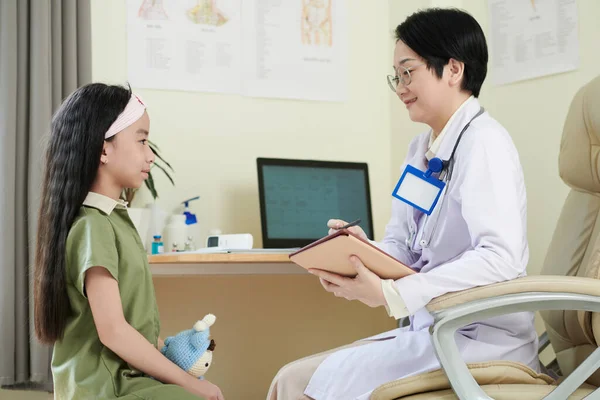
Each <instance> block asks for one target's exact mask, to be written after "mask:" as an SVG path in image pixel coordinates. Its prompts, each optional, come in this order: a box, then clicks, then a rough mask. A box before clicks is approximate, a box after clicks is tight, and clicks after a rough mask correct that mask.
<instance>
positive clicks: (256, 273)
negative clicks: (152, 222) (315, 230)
mask: <svg viewBox="0 0 600 400" xmlns="http://www.w3.org/2000/svg"><path fill="white" fill-rule="evenodd" d="M149 262H150V268H151V270H152V273H153V275H154V287H155V289H156V298H157V301H158V308H159V312H160V319H161V325H162V328H161V337H163V338H164V337H167V336H171V335H174V334H176V333H177V332H179V331H181V330H185V329H190V328H191V327H192V325H193V324H194V322H196V320H198V319H201V318H202V317H203V316H204V315H205V314H207V313H213V314H215V315H216V317H217V320H216V323H215V325H214V326H213V327H212V328H211V336H212V338H213V339H214V340H215V342H216V343H217V346H216V349H215V355H214V364H213V365H212V366H211V367H210V369H209V371H208V373H207V374H206V379H208V380H209V381H211V382H213V383H214V384H216V385H218V386H219V387H220V388H221V389H222V390H223V394H224V395H225V398H227V399H244V400H264V399H265V397H266V394H267V390H268V388H269V384H270V383H271V380H272V379H273V377H274V376H275V374H276V373H277V371H278V370H279V368H281V367H282V366H283V365H285V364H286V363H288V362H290V361H293V360H296V359H298V358H301V357H304V356H307V355H310V354H314V353H317V352H321V351H325V350H329V349H331V348H334V347H338V346H341V345H344V344H347V343H350V342H353V341H355V340H358V339H361V338H364V337H368V336H371V335H375V334H377V333H381V332H385V331H388V330H391V329H394V328H395V327H396V322H395V320H394V319H393V318H389V317H388V315H387V314H386V312H385V310H384V309H383V307H380V308H376V309H373V308H369V307H367V306H365V305H364V304H362V303H359V302H356V301H347V300H345V299H341V298H337V297H335V296H333V295H332V294H331V293H328V292H326V291H325V290H323V287H321V284H320V283H319V280H318V279H317V277H315V276H313V275H311V274H309V273H307V272H306V271H305V270H304V269H303V268H301V267H299V266H297V265H296V264H294V263H292V262H291V261H290V260H289V258H288V255H287V254H273V253H263V254H257V253H246V254H168V255H160V256H150V257H149Z"/></svg>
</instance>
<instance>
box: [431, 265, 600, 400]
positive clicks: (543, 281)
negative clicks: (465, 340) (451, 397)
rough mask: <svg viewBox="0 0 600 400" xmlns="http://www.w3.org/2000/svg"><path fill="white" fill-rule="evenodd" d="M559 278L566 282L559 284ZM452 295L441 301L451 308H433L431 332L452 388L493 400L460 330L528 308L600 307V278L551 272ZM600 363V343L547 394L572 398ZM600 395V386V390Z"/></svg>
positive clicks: (463, 395)
mask: <svg viewBox="0 0 600 400" xmlns="http://www.w3.org/2000/svg"><path fill="white" fill-rule="evenodd" d="M536 278H537V279H536ZM520 282H525V283H520ZM534 282H537V283H538V284H534ZM559 282H560V286H558V283H559ZM503 286H504V288H503ZM446 296H447V295H446ZM451 296H452V297H451V298H449V299H448V300H447V301H444V300H443V299H442V301H441V302H440V303H441V304H442V305H444V306H445V307H439V304H438V307H437V309H436V310H435V311H432V312H431V314H432V316H433V318H434V322H433V325H432V326H431V327H430V332H431V335H432V342H433V346H434V348H435V353H436V355H437V358H438V360H439V361H440V364H441V366H442V368H443V370H444V372H445V373H446V376H447V377H448V380H449V381H450V384H451V386H452V389H453V390H454V392H455V393H456V395H457V397H458V398H459V399H461V400H463V399H468V400H491V398H490V397H489V396H488V395H487V394H485V393H484V392H483V391H482V390H481V388H480V387H479V385H478V384H477V382H476V381H475V380H474V379H473V377H472V375H471V374H470V373H469V370H468V369H467V366H466V365H465V363H464V361H463V360H462V357H461V355H460V352H459V350H458V347H457V345H456V341H455V333H456V331H457V329H459V328H461V327H463V326H466V325H468V324H470V323H473V322H475V321H483V320H485V319H488V318H491V317H495V316H498V315H503V314H512V313H515V312H523V311H540V310H585V311H591V312H600V282H598V280H596V279H589V278H575V277H551V276H543V277H530V278H520V279H515V280H513V281H510V282H504V283H500V284H496V285H490V286H486V287H481V288H475V289H471V290H465V291H463V292H460V293H454V294H452V295H451ZM443 297H445V296H443ZM439 299H440V298H438V300H439ZM430 304H431V303H430ZM599 367H600V348H597V349H596V350H595V351H594V352H592V354H591V355H589V356H588V357H587V359H585V360H584V361H583V362H582V363H581V364H580V365H579V367H577V368H576V369H575V371H573V372H572V373H571V374H570V375H569V376H568V377H567V378H566V379H565V380H564V381H562V383H561V384H560V385H559V386H558V387H557V388H556V389H555V390H554V391H553V392H552V393H550V394H549V395H548V396H547V397H545V399H547V400H562V399H566V398H568V397H569V396H570V395H571V394H572V393H573V392H574V391H575V390H576V389H577V388H578V387H579V386H580V385H581V384H582V383H583V382H585V380H586V379H588V378H589V376H590V375H591V374H592V373H594V372H595V371H596V370H597V369H598V368H599ZM599 394H600V389H597V390H596V391H595V395H596V396H597V395H599Z"/></svg>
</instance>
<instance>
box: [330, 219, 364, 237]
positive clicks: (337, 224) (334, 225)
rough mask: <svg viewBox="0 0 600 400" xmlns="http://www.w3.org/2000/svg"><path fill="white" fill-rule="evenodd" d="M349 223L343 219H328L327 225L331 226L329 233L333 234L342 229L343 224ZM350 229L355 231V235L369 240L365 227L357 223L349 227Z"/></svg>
mask: <svg viewBox="0 0 600 400" xmlns="http://www.w3.org/2000/svg"><path fill="white" fill-rule="evenodd" d="M346 224H348V223H347V222H346V221H342V220H341V219H330V220H329V221H327V227H328V228H329V234H330V235H331V234H332V233H334V232H336V231H337V230H338V229H340V228H341V227H342V226H344V225H346ZM348 230H349V231H350V232H352V233H354V234H355V235H357V236H358V237H360V238H361V239H364V240H367V241H368V240H369V238H367V234H366V233H365V231H363V229H362V228H361V227H360V226H358V225H356V226H351V227H350V228H348Z"/></svg>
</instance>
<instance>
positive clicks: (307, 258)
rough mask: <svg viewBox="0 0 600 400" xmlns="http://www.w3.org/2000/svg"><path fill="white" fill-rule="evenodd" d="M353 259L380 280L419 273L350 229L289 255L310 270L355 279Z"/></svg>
mask: <svg viewBox="0 0 600 400" xmlns="http://www.w3.org/2000/svg"><path fill="white" fill-rule="evenodd" d="M352 255H355V256H357V257H358V258H360V260H361V261H362V262H363V264H364V265H365V266H366V267H367V268H368V269H370V270H371V271H373V272H374V273H375V274H376V275H377V276H379V277H380V278H381V279H394V280H396V279H400V278H403V277H405V276H407V275H412V274H415V273H416V272H415V271H414V270H412V269H411V268H409V267H408V266H406V265H404V264H403V263H401V262H400V261H398V260H396V259H395V258H394V257H392V256H391V255H389V254H388V253H386V252H384V251H382V250H381V249H379V248H378V247H376V246H374V245H372V244H371V243H369V242H367V241H365V240H363V239H361V238H360V237H358V236H357V235H355V234H353V233H352V232H350V231H349V230H347V229H341V230H339V231H336V232H334V233H332V234H331V235H328V236H325V237H324V238H322V239H319V240H317V241H316V242H313V243H311V244H309V245H307V246H305V247H303V248H301V249H300V250H298V251H296V252H294V253H292V254H290V256H289V257H290V260H291V261H292V262H293V263H295V264H297V265H299V266H301V267H302V268H304V269H306V270H308V269H310V268H316V269H321V270H324V271H328V272H333V273H336V274H338V275H342V276H346V277H355V276H356V269H355V268H354V266H353V265H352V263H351V262H350V257H351V256H352Z"/></svg>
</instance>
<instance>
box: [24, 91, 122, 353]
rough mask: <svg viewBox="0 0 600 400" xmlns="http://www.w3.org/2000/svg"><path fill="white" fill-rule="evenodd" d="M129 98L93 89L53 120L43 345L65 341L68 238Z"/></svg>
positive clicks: (73, 98) (44, 232)
mask: <svg viewBox="0 0 600 400" xmlns="http://www.w3.org/2000/svg"><path fill="white" fill-rule="evenodd" d="M130 96H131V89H130V88H124V87H122V86H112V85H105V84H102V83H92V84H89V85H85V86H82V87H80V88H79V89H77V90H75V91H74V92H73V93H71V94H70V95H69V97H68V98H67V99H65V101H64V102H63V103H62V105H61V106H60V108H59V109H58V110H57V111H56V113H55V114H54V117H53V118H52V124H51V130H50V138H49V143H48V147H47V149H46V163H45V171H44V179H43V186H42V198H41V204H40V209H39V217H38V229H37V241H36V251H35V268H34V270H35V272H34V321H35V333H36V336H37V338H38V339H39V340H40V341H41V342H42V343H46V344H53V343H54V342H56V341H57V340H60V339H62V337H63V333H64V330H65V324H66V322H67V318H68V317H69V315H70V313H71V308H70V305H69V299H68V297H67V287H66V269H65V262H66V242H67V235H68V234H69V229H70V228H71V225H72V224H73V222H74V220H75V218H76V217H77V214H78V212H79V208H80V207H81V205H82V204H83V201H84V200H85V197H86V196H87V194H88V192H89V190H90V188H91V187H92V183H93V182H94V180H95V178H96V175H97V173H98V168H99V166H100V156H101V155H102V149H103V145H104V134H105V133H106V131H107V130H108V128H109V127H110V125H111V124H112V123H113V122H114V121H115V120H116V119H117V117H118V116H119V114H121V112H123V110H124V109H125V107H126V105H127V103H128V101H129V98H130ZM113 138H114V137H113Z"/></svg>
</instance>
